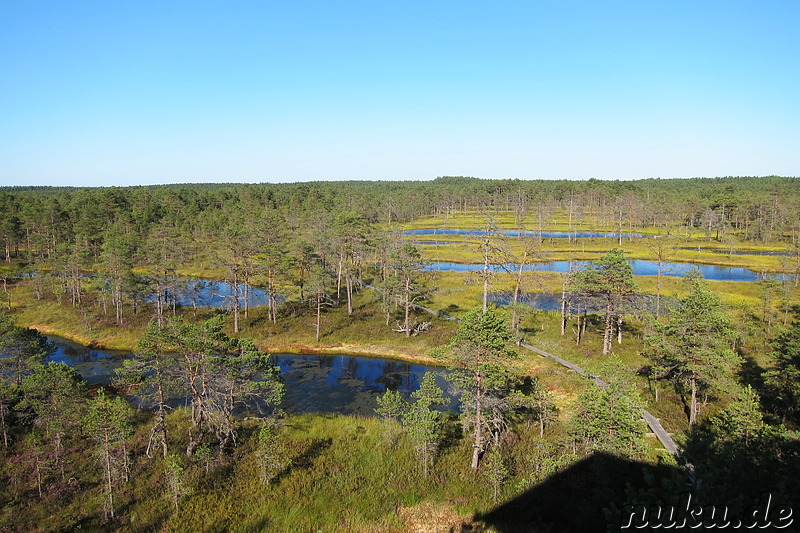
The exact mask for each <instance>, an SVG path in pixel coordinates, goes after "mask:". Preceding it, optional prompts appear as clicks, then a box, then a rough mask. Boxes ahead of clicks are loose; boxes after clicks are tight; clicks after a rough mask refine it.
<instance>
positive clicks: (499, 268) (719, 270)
mask: <svg viewBox="0 0 800 533" xmlns="http://www.w3.org/2000/svg"><path fill="white" fill-rule="evenodd" d="M587 263H588V262H587V261H551V262H549V263H533V264H530V265H526V266H525V268H524V270H526V271H534V270H535V271H544V272H570V271H575V270H577V269H580V268H582V267H583V266H585V265H586V264H587ZM629 263H630V264H631V267H632V268H633V273H634V275H636V276H655V275H657V274H658V263H656V262H655V261H642V260H636V261H629ZM692 268H696V269H698V270H699V271H700V272H701V273H702V274H703V277H705V278H706V279H708V280H714V281H758V280H760V279H762V276H761V275H760V274H757V273H756V272H753V271H752V270H748V269H746V268H736V267H720V266H715V265H695V264H692V263H662V265H661V275H662V276H673V277H680V276H683V275H684V274H685V273H686V272H687V271H688V270H690V269H692ZM490 269H491V270H492V271H494V272H503V271H516V270H518V269H519V265H515V264H508V265H490ZM426 270H436V271H448V270H450V271H455V272H478V271H480V270H483V265H482V264H469V263H431V264H430V265H428V266H427V267H426ZM773 277H778V278H779V279H788V277H787V276H785V275H778V276H773Z"/></svg>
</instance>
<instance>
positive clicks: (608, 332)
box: [603, 300, 614, 355]
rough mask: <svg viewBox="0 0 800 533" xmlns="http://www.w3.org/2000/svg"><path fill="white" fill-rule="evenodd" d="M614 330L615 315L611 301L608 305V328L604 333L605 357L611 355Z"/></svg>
mask: <svg viewBox="0 0 800 533" xmlns="http://www.w3.org/2000/svg"><path fill="white" fill-rule="evenodd" d="M613 330H614V313H613V306H612V305H611V300H608V303H607V304H606V327H605V331H604V332H603V355H608V354H609V353H611V333H612V332H613Z"/></svg>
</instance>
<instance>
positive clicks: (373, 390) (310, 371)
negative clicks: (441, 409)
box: [48, 335, 457, 416]
mask: <svg viewBox="0 0 800 533" xmlns="http://www.w3.org/2000/svg"><path fill="white" fill-rule="evenodd" d="M48 339H49V340H50V342H51V343H53V345H54V346H55V348H56V351H55V353H54V354H53V355H52V356H51V357H50V360H51V361H58V362H63V363H67V364H68V365H70V366H72V367H73V368H75V370H77V371H78V373H80V374H81V376H83V379H84V380H86V382H88V383H90V384H94V385H108V384H109V383H111V380H112V379H113V378H114V370H115V369H116V368H118V367H119V366H121V365H122V361H123V360H125V359H126V358H130V357H134V355H133V354H132V353H131V352H125V351H118V350H97V349H93V348H89V347H87V346H83V345H80V344H77V343H74V342H72V341H70V340H67V339H64V338H62V337H57V336H55V335H51V336H48ZM273 361H274V364H275V365H276V366H278V367H279V368H280V371H281V376H282V377H283V379H284V383H285V386H286V393H285V395H284V398H283V403H282V405H281V407H283V409H284V410H286V412H288V413H292V414H297V413H311V412H325V413H342V414H359V415H366V416H369V415H374V414H375V411H374V410H375V408H376V407H377V406H378V404H377V402H376V397H377V396H378V394H381V393H383V392H384V391H386V390H387V389H389V390H397V391H400V392H402V393H403V394H404V395H406V396H408V395H410V394H411V393H412V392H414V391H415V390H417V389H418V388H419V386H420V383H421V382H422V378H423V376H424V375H425V373H426V372H434V373H435V374H436V381H437V384H438V385H439V387H441V388H442V390H444V391H445V394H446V396H447V381H446V380H445V375H446V374H447V371H446V370H445V369H443V368H440V367H433V366H426V365H415V364H409V363H405V362H402V361H397V360H393V359H381V358H368V357H356V356H352V355H294V354H286V355H275V356H273ZM447 397H448V398H449V399H450V402H451V404H450V406H449V408H450V409H455V408H456V407H457V404H456V402H455V400H454V399H452V397H450V396H447Z"/></svg>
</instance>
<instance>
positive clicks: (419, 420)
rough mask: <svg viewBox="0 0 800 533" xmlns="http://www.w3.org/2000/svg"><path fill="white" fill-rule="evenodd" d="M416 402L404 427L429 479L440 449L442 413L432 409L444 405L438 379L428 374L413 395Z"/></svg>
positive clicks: (411, 407) (409, 409)
mask: <svg viewBox="0 0 800 533" xmlns="http://www.w3.org/2000/svg"><path fill="white" fill-rule="evenodd" d="M411 397H412V398H413V399H414V400H415V401H414V402H413V403H412V404H411V405H410V406H409V407H408V409H407V411H406V412H405V414H404V415H403V425H404V426H405V427H406V428H407V429H408V436H409V438H410V439H411V442H413V443H414V448H415V449H416V451H417V454H418V455H419V456H420V459H421V460H422V471H423V474H424V476H425V477H428V472H429V470H430V467H431V466H432V465H433V459H434V456H435V454H436V450H437V449H438V447H439V438H440V433H441V424H442V413H441V412H439V411H437V410H435V409H432V407H434V406H437V405H443V404H444V394H443V393H442V389H440V388H439V387H437V386H436V377H435V376H434V374H432V373H431V372H426V373H425V376H424V377H423V378H422V384H421V385H420V387H419V389H417V390H416V391H414V392H413V393H412V394H411Z"/></svg>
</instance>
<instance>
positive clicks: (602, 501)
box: [475, 453, 685, 533]
mask: <svg viewBox="0 0 800 533" xmlns="http://www.w3.org/2000/svg"><path fill="white" fill-rule="evenodd" d="M681 477H685V474H684V472H683V470H682V469H680V468H678V467H674V466H666V465H651V464H646V463H639V462H636V461H628V460H625V459H621V458H619V457H616V456H614V455H610V454H605V453H595V454H594V455H592V456H589V457H587V458H585V459H582V460H581V461H578V462H577V463H575V464H573V465H572V466H571V467H569V468H568V469H566V470H563V471H561V472H559V473H557V474H554V475H552V476H550V477H549V478H548V479H546V480H545V481H543V482H541V483H539V484H537V485H535V486H534V487H532V488H531V489H529V490H527V491H526V492H524V493H522V494H520V495H518V496H516V497H514V498H513V499H511V500H509V501H507V502H505V503H504V504H502V505H500V506H498V507H496V508H494V509H492V510H491V511H489V512H487V513H485V514H482V515H478V516H476V517H475V519H476V521H478V522H482V523H484V524H485V525H487V526H491V527H494V528H495V529H496V530H497V531H498V532H500V533H517V532H519V533H523V532H524V533H539V532H542V533H550V532H552V533H566V532H583V531H586V532H600V531H606V530H607V529H608V528H607V525H611V526H613V525H616V524H619V522H620V520H621V514H620V512H619V510H620V509H622V507H623V506H624V505H625V504H626V503H628V501H627V498H628V496H627V495H626V488H627V487H629V486H631V485H634V486H645V485H646V479H648V478H654V479H678V478H681ZM614 514H616V516H614ZM617 529H618V528H617Z"/></svg>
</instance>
